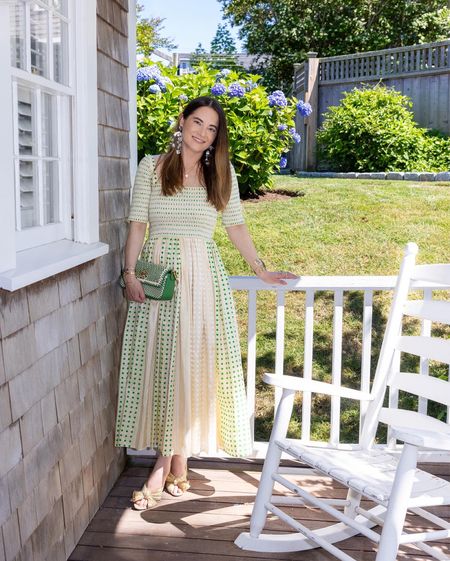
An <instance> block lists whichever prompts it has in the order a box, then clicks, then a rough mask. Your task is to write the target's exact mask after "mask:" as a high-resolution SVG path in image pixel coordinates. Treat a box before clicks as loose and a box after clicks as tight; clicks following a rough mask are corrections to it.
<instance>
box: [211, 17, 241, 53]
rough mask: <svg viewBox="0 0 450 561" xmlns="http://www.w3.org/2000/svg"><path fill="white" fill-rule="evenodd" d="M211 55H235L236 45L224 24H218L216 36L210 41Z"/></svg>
mask: <svg viewBox="0 0 450 561" xmlns="http://www.w3.org/2000/svg"><path fill="white" fill-rule="evenodd" d="M211 53H214V54H218V55H225V54H226V55H231V54H234V53H236V44H235V42H234V39H233V36H232V35H231V32H230V30H229V29H228V27H227V26H226V24H223V23H219V25H218V26H217V31H216V34H215V35H214V38H213V40H212V41H211Z"/></svg>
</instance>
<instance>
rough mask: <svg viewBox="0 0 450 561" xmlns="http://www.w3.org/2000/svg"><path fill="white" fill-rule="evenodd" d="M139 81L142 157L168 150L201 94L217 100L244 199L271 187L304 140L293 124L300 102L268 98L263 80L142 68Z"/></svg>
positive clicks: (202, 66) (230, 72) (232, 72)
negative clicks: (179, 124) (186, 112)
mask: <svg viewBox="0 0 450 561" xmlns="http://www.w3.org/2000/svg"><path fill="white" fill-rule="evenodd" d="M137 78H138V100H137V112H138V152H139V158H141V157H142V156H143V155H144V154H157V153H161V152H164V151H166V150H167V147H168V145H169V144H170V142H171V140H172V134H173V132H174V123H175V121H176V119H177V117H178V115H179V114H180V113H181V112H182V110H183V106H184V105H185V104H186V102H187V101H188V100H191V99H194V98H196V97H198V96H202V95H215V96H216V97H217V99H218V101H219V102H220V103H221V105H222V107H223V108H224V110H225V113H226V115H227V121H228V131H229V138H230V152H231V159H232V162H233V164H234V167H235V169H236V174H237V176H238V179H239V186H240V189H241V194H242V195H246V196H250V195H251V194H256V193H258V192H259V191H260V190H261V189H262V188H267V187H270V186H271V183H272V179H271V174H272V173H273V171H274V170H276V169H279V167H280V164H285V162H284V160H281V157H282V155H283V154H284V153H286V152H288V151H289V148H290V146H291V145H292V143H293V142H299V141H300V135H298V133H297V132H296V130H295V122H294V117H295V114H296V111H297V107H296V103H297V100H296V99H295V98H285V96H284V94H283V96H282V97H281V95H280V94H282V92H278V93H277V95H276V96H275V97H273V96H268V93H267V91H266V89H265V88H264V87H263V86H261V85H259V84H258V80H259V78H260V76H255V75H251V74H245V73H242V72H237V71H235V70H227V69H224V70H222V71H220V72H217V71H216V70H214V69H212V68H209V67H208V66H207V65H206V64H204V63H200V65H199V67H198V68H197V70H196V72H195V73H191V74H183V75H181V76H178V75H177V74H176V69H174V68H167V67H160V66H157V65H153V66H151V67H142V68H140V69H138V73H137ZM270 100H272V101H270ZM274 100H275V101H274ZM280 100H282V101H283V103H281V101H280Z"/></svg>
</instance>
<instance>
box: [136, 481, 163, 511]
mask: <svg viewBox="0 0 450 561" xmlns="http://www.w3.org/2000/svg"><path fill="white" fill-rule="evenodd" d="M162 492H163V489H162V488H161V489H158V490H157V491H153V493H152V492H151V491H150V489H149V488H148V487H147V485H144V486H143V487H142V489H141V490H140V491H133V495H132V497H131V499H130V501H131V502H132V503H133V508H134V510H148V509H149V508H153V507H154V506H155V505H156V504H157V503H159V501H160V500H161V496H162ZM143 499H145V506H138V505H137V504H136V503H138V502H139V501H141V500H143Z"/></svg>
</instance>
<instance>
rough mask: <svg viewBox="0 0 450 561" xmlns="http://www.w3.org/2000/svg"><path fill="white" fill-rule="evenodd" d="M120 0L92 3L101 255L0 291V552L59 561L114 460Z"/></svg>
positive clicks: (121, 206) (124, 203) (121, 207)
mask: <svg viewBox="0 0 450 561" xmlns="http://www.w3.org/2000/svg"><path fill="white" fill-rule="evenodd" d="M127 4H128V2H127V0H122V1H119V0H117V1H114V0H98V2H97V25H98V110H99V124H98V137H99V146H98V150H99V191H100V192H99V198H100V239H101V241H104V242H106V243H108V244H109V246H110V252H109V254H108V255H105V256H103V257H101V258H100V259H97V260H95V261H92V262H90V263H87V264H85V265H83V266H80V267H77V268H74V269H71V270H70V271H67V272H65V273H62V274H60V275H57V276H55V277H52V278H50V279H47V280H45V281H42V282H39V283H36V284H33V285H31V286H29V287H27V288H24V289H22V290H19V291H17V292H14V293H9V292H7V291H3V290H0V450H1V451H2V453H1V454H0V561H3V560H6V561H19V560H22V561H25V560H33V561H37V560H39V561H41V560H42V561H44V560H48V561H64V560H66V559H67V558H68V557H69V555H70V553H71V551H72V550H73V548H74V547H75V545H76V543H77V542H78V540H79V538H80V536H81V535H82V533H83V531H84V529H85V528H86V526H87V524H88V522H89V520H90V519H91V518H92V517H93V515H94V514H95V512H96V510H97V509H98V507H99V505H100V504H101V503H102V501H103V500H104V498H105V497H106V495H107V493H108V491H109V490H110V488H111V487H112V485H113V484H114V482H115V481H116V479H117V477H118V475H119V474H120V472H121V470H122V468H123V464H124V459H125V457H124V452H123V450H122V449H117V448H115V447H114V446H113V430H114V417H115V406H116V395H117V389H116V388H117V374H118V361H119V356H120V341H121V332H122V328H123V323H124V315H125V310H126V306H125V303H124V300H123V296H122V293H121V290H120V289H119V288H118V286H117V277H118V275H119V271H120V265H121V250H122V248H123V245H124V240H125V235H126V225H125V221H124V217H125V216H126V214H127V212H128V200H129V189H130V173H129V155H130V154H129V135H128V131H129V116H128V75H127V72H128V43H127V25H128V23H127V9H128V7H127Z"/></svg>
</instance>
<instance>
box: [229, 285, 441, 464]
mask: <svg viewBox="0 0 450 561" xmlns="http://www.w3.org/2000/svg"><path fill="white" fill-rule="evenodd" d="M395 282H396V277H395V276H339V277H338V276H336V277H327V276H319V277H315V276H305V277H301V278H299V279H298V280H295V281H290V282H289V284H288V285H286V287H284V288H275V287H272V286H270V285H267V284H265V283H263V282H262V281H260V280H259V279H258V278H256V277H230V283H231V287H232V289H233V290H236V291H242V290H243V291H247V292H248V336H247V337H248V341H247V405H248V414H249V417H250V419H251V425H252V429H253V431H254V422H255V409H256V407H255V405H256V358H257V356H256V319H257V305H256V300H257V293H258V291H267V290H272V291H274V290H275V291H276V292H277V308H276V346H275V369H274V373H275V374H278V375H280V376H282V375H283V374H284V350H285V348H284V335H285V296H286V293H287V292H291V291H296V292H298V291H300V292H304V293H305V330H304V345H303V347H304V351H303V354H304V356H303V377H304V378H305V379H312V375H313V343H314V304H315V294H316V293H317V292H322V291H327V292H332V293H333V294H334V311H333V338H332V367H331V383H332V384H335V385H336V386H340V385H341V375H342V341H343V312H344V294H345V292H347V291H351V292H354V291H361V292H362V293H363V311H362V352H361V368H360V376H361V377H360V388H359V389H361V390H362V391H365V392H367V391H369V390H370V373H371V354H372V329H373V323H372V319H373V318H372V312H373V295H374V292H376V291H392V290H393V288H394V286H395ZM413 288H414V289H417V290H421V291H423V297H424V299H429V298H431V296H432V290H433V289H436V288H439V287H437V286H436V285H431V284H430V283H429V284H426V285H424V284H422V285H419V284H417V283H416V284H414V285H413ZM447 288H448V287H447ZM430 328H431V326H430V322H429V321H424V322H422V324H421V329H422V333H423V334H426V333H427V332H428V333H429V331H430ZM419 368H420V370H419V371H420V374H422V375H428V361H427V360H423V361H421V363H420V367H419ZM398 397H399V396H398V394H397V395H395V394H391V395H390V407H396V406H397V405H398ZM278 399H279V395H278V393H277V392H276V393H275V407H276V404H277V402H278ZM330 399H331V409H330V439H329V443H330V444H331V445H333V446H334V445H339V444H341V442H340V422H341V399H340V397H339V396H331V398H330ZM362 405H363V404H361V410H360V427H361V426H362V420H363V418H364V415H365V409H364V407H363V406H362ZM427 406H428V403H427V400H425V399H422V400H421V401H420V402H419V410H420V411H421V412H426V410H427ZM311 413H312V399H311V392H304V393H303V394H302V406H301V435H299V436H301V439H302V440H303V441H305V442H311ZM447 422H449V423H450V411H447ZM253 434H254V432H253ZM254 449H255V452H256V457H260V456H262V457H264V456H265V451H266V449H267V442H255V443H254ZM434 459H437V458H436V457H434Z"/></svg>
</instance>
